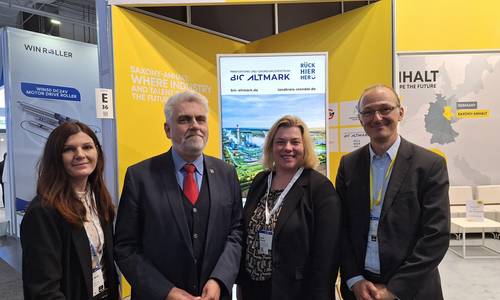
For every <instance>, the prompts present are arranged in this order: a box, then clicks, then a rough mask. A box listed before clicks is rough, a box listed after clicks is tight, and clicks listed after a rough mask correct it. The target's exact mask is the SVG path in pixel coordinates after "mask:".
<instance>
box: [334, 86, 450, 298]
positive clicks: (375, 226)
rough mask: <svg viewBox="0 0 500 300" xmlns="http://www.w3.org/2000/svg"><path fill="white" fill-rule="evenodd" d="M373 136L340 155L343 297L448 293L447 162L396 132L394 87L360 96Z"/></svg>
mask: <svg viewBox="0 0 500 300" xmlns="http://www.w3.org/2000/svg"><path fill="white" fill-rule="evenodd" d="M358 112H359V119H360V122H361V125H363V128H364V130H365V132H366V134H367V135H368V136H369V137H370V143H369V144H368V145H366V146H364V147H362V148H360V149H358V150H356V151H354V152H352V153H349V154H347V155H345V156H344V157H342V159H341V162H340V166H339V170H338V174H337V180H336V188H337V192H338V193H339V195H340V198H341V201H342V208H343V210H342V213H343V215H342V221H343V225H342V235H341V236H342V240H341V245H342V246H341V247H342V258H341V269H340V273H341V278H342V288H341V290H342V296H343V298H344V299H349V300H350V299H357V300H361V299H362V300H371V299H377V300H383V299H391V300H392V299H402V300H407V299H408V300H409V299H417V300H430V299H432V300H439V299H443V294H442V291H441V281H440V278H439V272H438V265H439V263H440V262H441V260H442V259H443V257H444V255H445V253H446V250H447V249H448V244H449V232H450V211H449V200H448V186H449V183H448V173H447V170H446V161H445V160H444V159H443V158H442V157H441V156H439V155H437V154H435V153H433V152H431V151H429V150H426V149H424V148H421V147H419V146H417V145H415V144H412V143H410V142H408V141H407V140H405V139H403V138H402V137H400V136H399V134H398V123H399V122H400V121H401V120H402V119H403V117H404V113H405V111H404V108H403V107H402V106H401V103H400V100H399V97H398V95H397V94H396V93H395V92H394V90H393V89H392V88H390V87H387V86H383V85H375V86H372V87H370V88H368V89H366V90H365V91H364V92H363V94H362V96H361V98H360V100H359V102H358Z"/></svg>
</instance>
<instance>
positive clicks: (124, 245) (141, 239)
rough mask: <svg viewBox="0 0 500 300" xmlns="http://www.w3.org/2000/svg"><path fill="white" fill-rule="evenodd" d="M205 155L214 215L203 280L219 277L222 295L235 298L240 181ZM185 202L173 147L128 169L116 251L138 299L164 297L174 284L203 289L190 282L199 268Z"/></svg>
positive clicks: (187, 288) (205, 255) (212, 215)
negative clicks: (179, 182) (233, 295)
mask: <svg viewBox="0 0 500 300" xmlns="http://www.w3.org/2000/svg"><path fill="white" fill-rule="evenodd" d="M204 158H205V159H204V172H205V173H206V176H205V177H204V178H207V179H208V188H209V195H210V214H209V219H208V227H207V238H206V242H205V250H204V253H203V265H202V266H201V274H200V284H201V287H203V285H204V284H205V283H206V281H207V280H208V279H210V278H214V279H217V280H218V282H219V283H220V284H222V286H221V291H222V295H223V296H222V297H221V299H230V295H231V289H232V286H233V284H234V281H235V279H236V275H237V273H238V268H239V262H240V258H241V234H242V233H241V232H242V207H241V191H240V185H239V182H238V179H237V177H236V171H235V169H234V168H233V167H231V166H229V165H228V164H226V163H224V162H222V161H221V160H219V159H216V158H213V157H210V156H207V155H205V156H204ZM182 201H183V198H182V195H181V191H180V189H179V184H178V183H177V179H176V177H175V171H174V163H173V159H172V153H171V152H170V151H169V152H167V153H164V154H161V155H158V156H155V157H153V158H150V159H147V160H145V161H142V162H140V163H138V164H136V165H134V166H131V167H129V168H128V170H127V173H126V175H125V182H124V185H123V191H122V195H121V199H120V205H119V208H118V216H117V220H116V228H115V229H116V235H115V255H116V262H117V264H118V266H119V267H120V270H121V271H122V273H123V274H124V276H125V278H126V279H127V280H128V282H129V283H130V284H131V286H132V299H134V300H135V299H147V300H155V299H158V300H160V299H161V300H164V299H165V297H166V296H167V295H168V293H169V292H170V290H171V289H172V288H173V287H177V288H181V289H184V290H186V291H189V290H198V287H196V286H195V287H193V285H196V284H195V283H194V282H192V281H190V278H192V275H193V270H196V268H197V267H198V266H197V262H196V260H195V258H194V255H193V247H192V242H191V236H190V234H189V228H188V224H187V221H186V215H185V212H184V208H183V204H182ZM195 296H198V295H195Z"/></svg>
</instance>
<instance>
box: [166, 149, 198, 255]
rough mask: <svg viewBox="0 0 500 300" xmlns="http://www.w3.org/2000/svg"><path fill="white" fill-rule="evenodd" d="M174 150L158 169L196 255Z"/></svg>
mask: <svg viewBox="0 0 500 300" xmlns="http://www.w3.org/2000/svg"><path fill="white" fill-rule="evenodd" d="M171 151H172V150H170V151H168V152H167V153H165V154H164V156H163V157H162V160H163V161H162V163H160V164H159V166H157V167H158V169H159V172H160V175H161V178H162V180H161V182H162V183H163V194H164V197H165V198H167V202H168V203H169V205H170V208H171V209H172V212H173V215H174V218H175V221H176V223H177V226H178V227H179V231H180V233H181V235H182V237H183V239H184V242H185V243H186V246H187V247H188V249H189V253H191V256H193V257H194V253H193V245H192V243H191V237H190V235H189V228H188V224H187V219H186V215H185V213H184V208H183V207H182V202H181V201H182V195H181V193H180V190H179V184H178V183H177V178H176V177H175V166H174V161H173V159H172V153H171Z"/></svg>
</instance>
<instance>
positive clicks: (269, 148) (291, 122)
mask: <svg viewBox="0 0 500 300" xmlns="http://www.w3.org/2000/svg"><path fill="white" fill-rule="evenodd" d="M281 127H286V128H288V127H298V128H299V129H300V132H301V133H302V143H303V144H304V166H303V167H304V168H311V169H313V168H315V167H316V166H317V165H318V164H319V160H318V157H317V156H316V153H314V147H313V142H312V139H311V135H310V134H309V129H308V128H307V125H306V123H304V121H302V120H301V119H300V118H299V117H297V116H291V115H286V116H283V117H281V118H280V119H279V120H278V121H276V122H275V123H274V124H273V126H272V127H271V129H269V132H268V133H267V136H266V139H265V141H264V155H263V158H262V164H263V165H264V168H267V169H272V167H273V164H274V158H273V141H274V137H275V136H276V133H277V132H278V129H280V128H281Z"/></svg>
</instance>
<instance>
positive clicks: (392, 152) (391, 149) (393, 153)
mask: <svg viewBox="0 0 500 300" xmlns="http://www.w3.org/2000/svg"><path fill="white" fill-rule="evenodd" d="M400 144H401V137H400V136H399V135H398V138H397V139H396V141H395V142H394V144H392V146H391V147H389V149H387V151H386V152H385V153H384V154H382V155H381V156H380V157H384V156H385V155H386V154H387V155H389V158H390V159H391V161H393V160H394V159H396V154H398V149H399V145H400ZM368 148H369V150H370V161H373V158H374V157H375V156H377V154H375V152H374V151H373V149H372V145H371V144H370V145H369V147H368Z"/></svg>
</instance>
